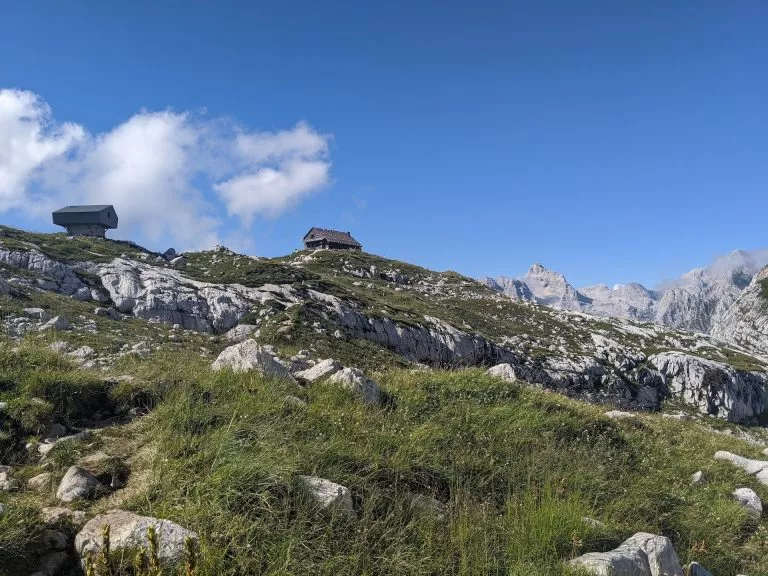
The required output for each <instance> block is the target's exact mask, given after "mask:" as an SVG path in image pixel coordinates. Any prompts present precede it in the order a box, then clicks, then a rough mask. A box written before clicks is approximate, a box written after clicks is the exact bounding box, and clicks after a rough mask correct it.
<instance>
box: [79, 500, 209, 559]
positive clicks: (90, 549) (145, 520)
mask: <svg viewBox="0 0 768 576" xmlns="http://www.w3.org/2000/svg"><path fill="white" fill-rule="evenodd" d="M107 524H108V525H109V527H110V545H111V548H112V550H114V551H120V550H126V549H132V548H139V547H143V548H148V547H149V540H148V539H147V528H149V527H150V526H153V527H154V529H155V532H156V533H157V539H158V556H159V557H160V559H161V561H162V562H164V563H168V564H176V563H178V562H179V561H181V560H182V559H183V558H184V541H185V540H186V539H187V538H191V539H192V540H193V541H195V542H197V541H198V540H199V538H198V536H197V534H196V533H194V532H192V531H190V530H187V529H186V528H183V527H182V526H179V525H178V524H176V523H175V522H171V521H170V520H161V519H158V518H152V517H149V516H139V515H138V514H134V513H132V512H126V511H125V510H112V511H110V512H107V513H106V514H99V515H98V516H96V517H94V518H93V519H91V520H89V521H88V523H87V524H86V525H85V526H83V528H82V530H80V532H78V534H77V536H75V551H76V552H77V553H78V554H79V555H80V557H81V558H85V556H86V554H87V553H96V552H97V551H98V550H99V549H100V547H101V542H102V537H101V532H102V528H103V527H104V526H105V525H107Z"/></svg>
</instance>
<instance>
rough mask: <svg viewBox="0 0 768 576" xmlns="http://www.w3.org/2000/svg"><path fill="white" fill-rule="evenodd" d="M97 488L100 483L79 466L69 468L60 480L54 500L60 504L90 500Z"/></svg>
mask: <svg viewBox="0 0 768 576" xmlns="http://www.w3.org/2000/svg"><path fill="white" fill-rule="evenodd" d="M99 486H101V483H100V482H99V480H98V479H97V478H96V477H95V476H94V475H93V474H91V473H90V472H88V471H87V470H85V469H84V468H80V467H79V466H71V467H70V468H69V470H67V473H66V474H64V478H62V479H61V483H60V484H59V487H58V489H57V490H56V498H58V499H59V500H61V501H62V502H72V501H73V500H77V499H80V498H82V499H88V498H92V497H94V496H95V494H96V490H97V489H98V488H99Z"/></svg>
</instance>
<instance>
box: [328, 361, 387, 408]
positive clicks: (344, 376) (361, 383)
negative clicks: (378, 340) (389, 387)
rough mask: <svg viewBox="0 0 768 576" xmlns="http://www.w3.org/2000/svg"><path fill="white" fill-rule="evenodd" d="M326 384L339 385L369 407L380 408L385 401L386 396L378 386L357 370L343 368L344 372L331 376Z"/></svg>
mask: <svg viewBox="0 0 768 576" xmlns="http://www.w3.org/2000/svg"><path fill="white" fill-rule="evenodd" d="M328 382H331V383H333V384H339V385H341V386H342V387H344V388H346V389H347V390H350V391H351V392H353V393H355V394H358V395H360V396H362V398H363V402H364V403H366V404H369V405H371V406H381V405H382V404H383V403H384V402H385V400H386V395H385V394H384V392H383V391H382V389H381V388H380V387H379V385H378V384H376V382H374V381H373V380H371V379H370V378H368V377H367V376H366V375H365V373H364V372H363V371H362V370H360V369H359V368H344V370H341V371H340V372H336V373H335V374H334V375H333V376H331V377H330V378H329V379H328Z"/></svg>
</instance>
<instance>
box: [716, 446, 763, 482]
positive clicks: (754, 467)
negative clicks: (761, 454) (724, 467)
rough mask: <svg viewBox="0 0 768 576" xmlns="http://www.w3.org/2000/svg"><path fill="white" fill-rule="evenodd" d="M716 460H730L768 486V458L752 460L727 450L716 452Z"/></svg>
mask: <svg viewBox="0 0 768 576" xmlns="http://www.w3.org/2000/svg"><path fill="white" fill-rule="evenodd" d="M715 460H725V461H726V462H730V463H731V464H733V465H734V466H737V467H739V468H741V469H742V470H744V472H746V473H747V474H751V475H753V476H755V478H757V480H758V481H760V482H761V483H763V484H765V485H766V486H768V460H752V459H750V458H744V457H743V456H739V455H738V454H733V453H732V452H727V451H725V450H720V451H718V452H715Z"/></svg>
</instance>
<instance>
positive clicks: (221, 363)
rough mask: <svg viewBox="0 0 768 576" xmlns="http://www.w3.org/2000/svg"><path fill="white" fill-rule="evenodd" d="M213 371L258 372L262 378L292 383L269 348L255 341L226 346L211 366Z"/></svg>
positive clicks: (287, 373)
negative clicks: (266, 377) (278, 379)
mask: <svg viewBox="0 0 768 576" xmlns="http://www.w3.org/2000/svg"><path fill="white" fill-rule="evenodd" d="M211 368H212V369H213V370H224V369H227V368H229V369H231V370H232V371H233V372H249V371H251V370H253V371H256V372H260V373H262V374H263V375H264V376H271V377H273V378H282V379H285V380H291V381H293V376H291V374H290V372H288V369H287V368H286V367H285V366H283V365H282V364H281V363H280V362H278V361H277V360H276V359H275V356H274V352H273V350H272V348H271V347H269V346H262V345H260V344H259V343H258V342H256V340H253V339H248V340H245V341H244V342H241V343H240V344H234V345H233V346H228V347H227V348H225V349H224V350H222V351H221V354H219V357H218V358H216V360H215V361H214V362H213V364H211Z"/></svg>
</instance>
